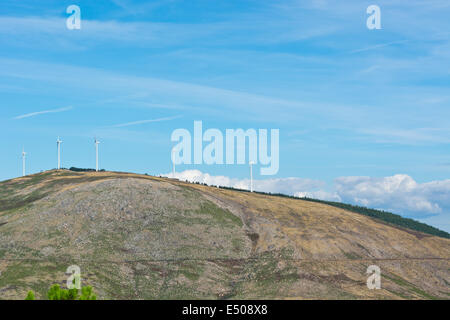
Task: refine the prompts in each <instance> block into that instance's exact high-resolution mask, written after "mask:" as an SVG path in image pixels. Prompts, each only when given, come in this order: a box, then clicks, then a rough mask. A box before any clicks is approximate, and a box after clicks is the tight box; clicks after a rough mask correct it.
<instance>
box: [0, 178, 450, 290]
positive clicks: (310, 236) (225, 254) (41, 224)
mask: <svg viewBox="0 0 450 320" xmlns="http://www.w3.org/2000/svg"><path fill="white" fill-rule="evenodd" d="M449 259H450V240H449V239H443V238H439V237H436V236H430V235H427V234H423V233H419V232H416V231H411V230H408V229H402V228H397V227H394V226H390V225H387V224H384V223H382V222H380V221H378V220H375V219H372V218H369V217H366V216H363V215H360V214H357V213H352V212H349V211H345V210H343V209H339V208H335V207H331V206H328V205H325V204H320V203H314V202H308V201H302V200H296V199H289V198H282V197H274V196H268V195H261V194H250V193H247V192H238V191H232V190H224V189H218V188H214V187H207V186H201V185H195V184H188V183H183V182H179V181H175V180H169V179H162V178H155V177H149V176H142V175H135V174H127V173H111V172H100V173H75V172H70V171H49V172H45V173H41V174H37V175H33V176H28V177H24V178H19V179H14V180H9V181H5V182H1V183H0V272H1V274H0V299H23V298H24V297H25V296H26V292H27V291H28V290H30V289H33V290H35V291H36V293H37V296H38V297H43V298H45V292H46V291H47V289H48V288H49V287H50V286H51V285H52V284H54V283H60V284H65V281H66V279H67V275H66V274H65V271H66V269H67V267H68V266H70V265H78V266H79V267H80V268H81V271H82V282H83V284H84V285H93V286H94V288H95V290H96V292H97V294H98V296H99V297H100V298H102V299H184V298H189V299H190V298H192V299H261V298H270V299H361V298H363V299H364V298H369V299H372V298H375V299H433V298H440V299H448V298H449V297H450V283H449V281H450V280H449V279H450V263H449ZM370 265H377V266H379V267H380V269H381V273H382V280H381V289H380V290H369V289H368V288H367V286H366V280H367V277H368V275H367V274H366V270H367V267H368V266H370Z"/></svg>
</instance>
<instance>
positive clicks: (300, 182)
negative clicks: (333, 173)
mask: <svg viewBox="0 0 450 320" xmlns="http://www.w3.org/2000/svg"><path fill="white" fill-rule="evenodd" d="M162 176H165V177H168V178H176V179H179V180H182V181H189V182H199V183H205V184H208V185H212V186H217V185H219V186H223V187H232V188H237V189H244V190H249V189H250V179H235V178H229V177H226V176H212V175H210V174H208V173H203V172H201V171H199V170H186V171H183V172H176V173H175V175H174V174H173V173H168V174H163V175H162ZM253 186H254V190H255V191H261V192H270V193H283V194H288V195H294V194H295V193H296V192H301V191H303V190H315V189H318V188H321V187H324V186H325V183H324V182H322V181H319V180H311V179H303V178H276V179H266V180H254V182H253Z"/></svg>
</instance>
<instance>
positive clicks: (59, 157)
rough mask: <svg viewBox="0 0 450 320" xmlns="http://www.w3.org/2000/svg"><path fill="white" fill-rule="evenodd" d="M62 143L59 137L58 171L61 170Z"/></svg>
mask: <svg viewBox="0 0 450 320" xmlns="http://www.w3.org/2000/svg"><path fill="white" fill-rule="evenodd" d="M61 143H62V140H61V139H59V137H58V140H56V145H57V146H58V170H60V169H61Z"/></svg>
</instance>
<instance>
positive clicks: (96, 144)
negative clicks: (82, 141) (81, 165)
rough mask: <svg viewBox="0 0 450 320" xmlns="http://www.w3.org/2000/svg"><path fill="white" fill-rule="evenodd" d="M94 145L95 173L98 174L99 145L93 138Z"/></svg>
mask: <svg viewBox="0 0 450 320" xmlns="http://www.w3.org/2000/svg"><path fill="white" fill-rule="evenodd" d="M94 143H95V171H97V172H98V145H99V144H100V141H98V140H97V137H95V140H94Z"/></svg>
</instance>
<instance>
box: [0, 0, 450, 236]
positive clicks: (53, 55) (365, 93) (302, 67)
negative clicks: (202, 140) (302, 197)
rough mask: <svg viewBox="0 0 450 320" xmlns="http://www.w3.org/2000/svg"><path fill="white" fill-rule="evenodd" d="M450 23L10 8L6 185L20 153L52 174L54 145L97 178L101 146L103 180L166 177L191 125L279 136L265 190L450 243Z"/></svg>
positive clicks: (426, 10)
mask: <svg viewBox="0 0 450 320" xmlns="http://www.w3.org/2000/svg"><path fill="white" fill-rule="evenodd" d="M71 4H76V5H78V6H79V7H80V8H81V19H82V22H81V30H68V29H67V28H66V19H67V17H68V15H67V14H66V8H67V7H68V6H69V5H71ZM372 4H376V5H378V6H379V7H380V8H381V26H382V29H381V30H369V29H368V28H367V27H366V19H367V17H368V14H367V13H366V8H367V7H368V6H369V5H372ZM449 16H450V3H449V2H448V1H447V0H411V1H408V2H406V1H400V0H390V1H360V0H358V1H327V0H316V1H313V0H311V1H283V0H281V1H280V0H278V1H270V0H268V1H243V0H240V1H230V0H228V1H221V0H215V1H212V0H210V1H196V0H191V1H176V0H165V1H145V2H144V1H126V0H115V1H73V0H71V1H39V2H36V1H20V2H19V1H2V2H1V4H0V47H1V50H0V97H1V100H0V106H1V107H0V126H1V130H2V136H3V139H1V140H0V150H1V151H0V152H1V162H0V164H1V166H0V179H1V180H4V179H8V178H13V177H16V176H19V175H20V174H21V158H20V153H21V151H22V147H24V148H25V149H26V151H27V152H28V158H27V165H28V172H30V173H33V172H39V171H40V170H47V169H51V168H54V167H56V138H57V137H58V136H61V138H62V140H63V141H64V143H63V165H64V166H65V167H70V166H77V167H94V166H95V149H94V143H93V140H94V136H97V137H99V139H100V140H101V145H100V150H101V159H100V163H101V167H102V168H105V169H108V170H118V171H133V172H140V173H145V172H148V173H151V174H160V173H161V174H163V173H168V172H170V171H171V163H170V150H171V148H172V146H173V143H171V142H170V135H171V133H172V131H173V130H175V129H177V128H186V129H189V130H191V131H192V130H193V121H194V120H202V121H203V126H204V127H205V128H206V129H207V128H219V129H221V130H223V131H225V129H226V128H244V129H248V128H267V129H271V128H276V129H280V170H279V173H278V175H277V176H275V177H270V178H267V177H261V176H256V179H259V180H260V181H259V183H260V184H261V185H260V189H263V190H269V191H280V190H281V191H283V192H286V193H291V194H307V195H315V196H317V197H322V198H328V199H337V200H339V199H340V200H342V201H345V202H352V203H358V204H364V205H368V206H372V207H377V208H383V209H390V210H393V211H395V212H397V213H400V214H402V215H405V216H410V217H414V218H417V219H420V220H422V221H425V222H427V223H430V224H432V225H435V226H438V227H440V228H443V229H445V230H447V231H450V214H449V213H450V180H449V176H450V148H449V143H450V20H449ZM48 111H52V112H48ZM145 120H152V121H148V122H146V121H145ZM153 120H156V121H153ZM136 122H138V123H136ZM130 123H131V124H130ZM132 123H135V124H132ZM124 124H130V125H124ZM184 170H199V172H200V174H199V173H198V172H197V171H195V177H197V178H198V179H203V178H204V175H205V174H208V175H209V176H212V177H219V176H220V177H222V176H223V177H227V178H229V179H231V180H230V181H231V182H230V181H228V183H230V184H238V185H239V183H243V184H245V183H246V180H245V179H247V177H248V166H245V165H241V166H238V165H233V166H226V165H222V166H220V165H217V166H207V165H200V166H194V165H191V166H180V167H179V168H178V171H184ZM189 172H191V171H189ZM191 173H192V172H191ZM187 176H192V175H189V174H187ZM199 177H200V178H199ZM350 177H359V178H350ZM361 177H365V178H361ZM217 179H219V178H217ZM220 179H222V178H220ZM233 179H234V180H233Z"/></svg>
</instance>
